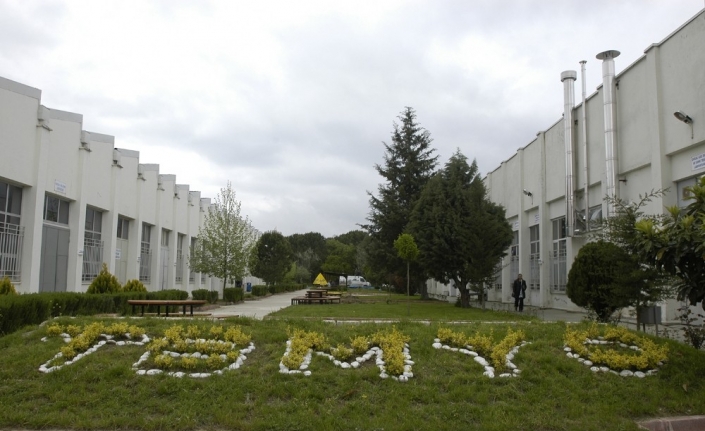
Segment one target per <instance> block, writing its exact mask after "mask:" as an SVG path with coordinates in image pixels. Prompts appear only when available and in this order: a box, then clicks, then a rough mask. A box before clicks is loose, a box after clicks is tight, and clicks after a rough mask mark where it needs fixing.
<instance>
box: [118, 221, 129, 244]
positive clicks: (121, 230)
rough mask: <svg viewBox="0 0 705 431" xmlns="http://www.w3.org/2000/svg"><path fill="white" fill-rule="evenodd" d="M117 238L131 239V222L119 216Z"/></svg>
mask: <svg viewBox="0 0 705 431" xmlns="http://www.w3.org/2000/svg"><path fill="white" fill-rule="evenodd" d="M117 237H118V238H119V239H129V238H130V220H128V219H126V218H124V217H120V216H118V225H117Z"/></svg>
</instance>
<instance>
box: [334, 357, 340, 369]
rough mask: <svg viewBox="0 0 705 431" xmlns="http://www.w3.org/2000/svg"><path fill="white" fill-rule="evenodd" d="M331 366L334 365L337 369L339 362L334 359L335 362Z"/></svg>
mask: <svg viewBox="0 0 705 431" xmlns="http://www.w3.org/2000/svg"><path fill="white" fill-rule="evenodd" d="M333 365H335V366H336V367H339V366H340V361H339V360H337V359H336V360H335V361H333Z"/></svg>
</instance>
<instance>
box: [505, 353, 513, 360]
mask: <svg viewBox="0 0 705 431" xmlns="http://www.w3.org/2000/svg"><path fill="white" fill-rule="evenodd" d="M505 358H506V359H507V360H508V361H511V360H512V359H514V353H511V352H510V353H507V356H505Z"/></svg>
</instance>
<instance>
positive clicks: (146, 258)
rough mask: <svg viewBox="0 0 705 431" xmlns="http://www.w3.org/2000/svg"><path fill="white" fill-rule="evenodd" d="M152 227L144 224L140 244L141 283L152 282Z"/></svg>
mask: <svg viewBox="0 0 705 431" xmlns="http://www.w3.org/2000/svg"><path fill="white" fill-rule="evenodd" d="M151 244H152V226H151V225H148V224H147V223H142V240H141V242H140V281H141V282H143V283H149V282H150V281H151V280H152V274H151V268H152V247H151Z"/></svg>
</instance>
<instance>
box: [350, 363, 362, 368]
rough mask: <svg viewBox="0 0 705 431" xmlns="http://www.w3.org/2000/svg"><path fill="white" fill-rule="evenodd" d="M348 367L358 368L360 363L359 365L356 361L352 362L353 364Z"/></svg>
mask: <svg viewBox="0 0 705 431" xmlns="http://www.w3.org/2000/svg"><path fill="white" fill-rule="evenodd" d="M350 366H351V367H353V368H358V367H360V363H359V362H358V361H353V362H352V363H351V364H350Z"/></svg>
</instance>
